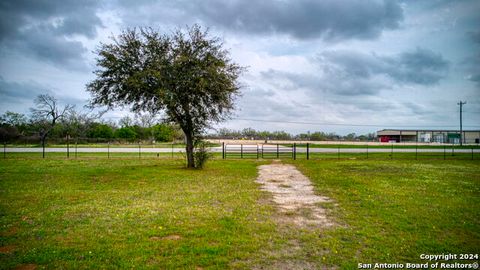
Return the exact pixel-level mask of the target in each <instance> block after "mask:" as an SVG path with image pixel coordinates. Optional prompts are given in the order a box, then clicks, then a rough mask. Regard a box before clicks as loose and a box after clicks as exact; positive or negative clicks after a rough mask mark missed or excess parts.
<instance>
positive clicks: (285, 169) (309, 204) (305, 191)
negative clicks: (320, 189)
mask: <svg viewBox="0 0 480 270" xmlns="http://www.w3.org/2000/svg"><path fill="white" fill-rule="evenodd" d="M257 183H260V184H262V187H261V189H262V190H266V191H268V192H271V193H272V195H273V201H274V202H275V203H276V205H277V206H278V209H279V212H280V213H281V214H283V215H281V221H286V222H291V223H294V224H295V225H297V226H300V227H306V226H312V225H313V226H318V227H329V226H332V225H334V223H333V222H332V221H331V220H329V219H328V218H327V216H326V212H325V209H323V208H322V207H321V206H320V204H321V203H323V202H331V200H330V199H329V198H328V197H324V196H318V195H316V194H315V193H314V192H313V186H312V183H311V181H310V179H308V178H307V177H306V176H305V175H303V174H302V173H301V172H300V171H298V170H297V168H295V166H293V165H288V164H279V163H274V164H269V165H261V166H259V176H258V178H257Z"/></svg>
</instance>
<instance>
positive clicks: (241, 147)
mask: <svg viewBox="0 0 480 270" xmlns="http://www.w3.org/2000/svg"><path fill="white" fill-rule="evenodd" d="M240 158H243V144H240Z"/></svg>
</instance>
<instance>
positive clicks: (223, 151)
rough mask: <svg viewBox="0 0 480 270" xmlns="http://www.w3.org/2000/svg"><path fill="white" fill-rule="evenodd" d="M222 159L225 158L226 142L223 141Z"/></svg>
mask: <svg viewBox="0 0 480 270" xmlns="http://www.w3.org/2000/svg"><path fill="white" fill-rule="evenodd" d="M222 159H225V142H222Z"/></svg>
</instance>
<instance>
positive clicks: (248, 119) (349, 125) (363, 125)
mask: <svg viewBox="0 0 480 270" xmlns="http://www.w3.org/2000/svg"><path fill="white" fill-rule="evenodd" d="M232 120H240V121H253V122H267V123H283V124H299V125H322V126H347V127H404V128H407V127H411V128H418V127H438V128H447V127H456V125H385V124H346V123H322V122H300V121H280V120H264V119H252V118H233V119H232ZM466 127H480V126H466Z"/></svg>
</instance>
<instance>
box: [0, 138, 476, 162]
mask: <svg viewBox="0 0 480 270" xmlns="http://www.w3.org/2000/svg"><path fill="white" fill-rule="evenodd" d="M209 151H210V152H211V153H213V157H214V158H219V159H294V160H295V159H305V160H310V159H332V158H336V159H444V160H451V159H470V160H480V147H479V146H476V145H472V146H462V147H460V146H455V145H438V146H431V147H427V146H421V145H413V146H404V145H398V146H397V145H395V144H390V145H386V146H369V145H364V146H362V145H355V146H353V145H350V146H348V145H347V146H341V145H338V146H326V145H310V144H308V143H307V144H296V143H293V144H225V143H223V144H222V145H220V146H212V147H210V148H209ZM17 157H21V158H26V157H28V158H67V159H70V158H72V159H74V158H140V159H141V158H184V157H185V147H184V145H183V144H176V143H170V144H161V145H156V144H142V143H136V144H135V143H130V144H122V145H119V144H113V143H111V142H106V143H103V144H99V145H95V146H92V145H79V144H66V145H54V146H53V147H52V146H51V147H41V146H40V147H39V146H38V145H37V146H31V147H18V146H12V145H7V144H6V143H4V145H3V158H4V159H7V158H17Z"/></svg>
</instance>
